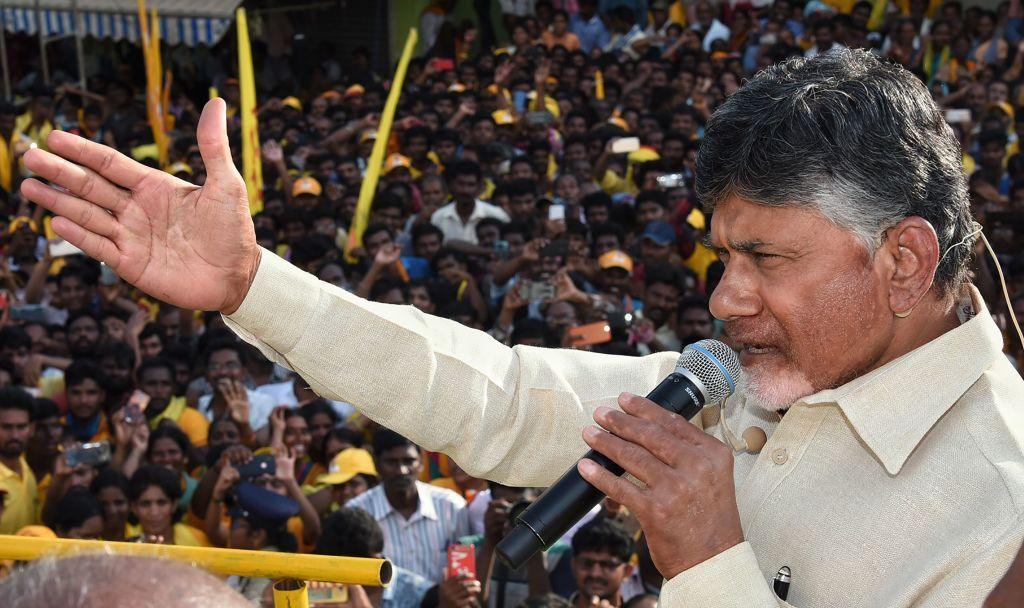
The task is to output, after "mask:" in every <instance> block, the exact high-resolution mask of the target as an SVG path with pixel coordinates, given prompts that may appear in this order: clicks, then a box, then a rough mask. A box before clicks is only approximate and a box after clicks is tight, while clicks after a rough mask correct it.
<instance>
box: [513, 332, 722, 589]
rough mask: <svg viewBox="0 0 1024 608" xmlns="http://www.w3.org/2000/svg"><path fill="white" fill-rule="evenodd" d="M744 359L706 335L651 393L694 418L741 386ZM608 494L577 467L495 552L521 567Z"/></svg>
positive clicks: (618, 470) (594, 456) (604, 460)
mask: <svg viewBox="0 0 1024 608" xmlns="http://www.w3.org/2000/svg"><path fill="white" fill-rule="evenodd" d="M739 373H740V363H739V359H738V358H737V357H736V353H735V352H733V350H732V349H731V348H729V347H728V346H726V345H725V344H723V343H721V342H719V341H717V340H701V341H700V342H697V343H695V344H691V345H689V346H687V347H686V348H684V349H683V352H682V354H681V355H680V356H679V361H678V362H677V363H676V369H675V371H674V372H672V373H671V374H669V376H668V377H667V378H665V379H664V380H663V381H662V382H661V384H659V385H658V386H657V387H656V388H655V389H654V390H653V391H651V392H650V393H649V394H648V395H647V398H648V399H650V400H651V401H653V402H654V403H657V404H658V405H660V406H661V407H663V408H665V409H666V410H668V411H670V412H675V413H677V414H679V415H680V416H682V417H684V418H686V419H687V420H689V419H690V418H693V417H694V416H696V415H697V413H698V412H700V410H701V409H702V408H703V407H704V406H705V405H711V404H715V403H721V402H722V401H724V400H725V398H726V397H728V396H729V395H731V394H732V392H733V391H734V390H735V389H736V379H737V378H739ZM584 458H589V459H590V460H593V461H594V462H596V463H598V464H599V465H601V466H603V467H604V468H606V469H608V470H609V471H611V472H612V473H614V474H615V475H622V473H623V472H624V471H623V470H622V467H620V466H619V465H617V464H615V463H614V462H612V460H611V459H610V458H608V457H607V456H605V455H604V454H601V453H599V452H596V451H594V450H590V451H589V452H587V453H586V455H585V456H584ZM603 499H604V494H603V493H601V491H600V490H598V489H597V488H595V487H594V486H592V485H590V482H588V481H587V480H585V479H583V476H582V475H580V472H579V469H578V468H577V467H575V466H574V467H573V468H571V469H569V470H568V471H566V472H565V474H564V475H562V477H561V478H560V479H559V480H558V481H556V482H555V483H554V484H552V485H551V487H549V488H548V489H547V490H546V491H545V492H544V493H543V494H541V495H540V497H539V498H538V499H537V500H536V501H535V502H534V503H533V504H532V505H531V506H530V508H528V509H526V510H525V511H523V513H522V514H521V515H520V516H519V517H518V518H517V519H516V527H515V528H513V529H512V531H511V532H509V533H508V536H506V537H505V538H503V539H502V540H501V542H499V543H498V546H497V547H496V548H495V552H496V553H497V555H498V558H499V559H500V560H501V561H502V562H504V563H505V565H507V566H508V567H509V568H511V569H513V570H518V569H519V568H520V567H522V565H523V564H525V563H526V561H527V560H529V559H530V558H531V557H533V556H534V555H535V554H536V553H537V552H538V551H541V550H544V549H547V548H549V547H550V546H551V545H552V544H554V543H555V541H557V540H558V539H559V538H561V537H562V535H564V534H565V533H566V532H567V531H568V530H569V528H571V527H572V526H573V524H575V523H576V522H578V521H579V520H580V519H582V518H583V516H584V515H586V514H587V513H588V512H590V510H591V509H593V508H594V505H596V504H597V503H599V502H601V500H603Z"/></svg>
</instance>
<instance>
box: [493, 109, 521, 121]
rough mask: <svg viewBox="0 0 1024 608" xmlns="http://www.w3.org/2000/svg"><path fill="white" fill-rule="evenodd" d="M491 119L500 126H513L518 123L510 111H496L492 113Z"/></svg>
mask: <svg viewBox="0 0 1024 608" xmlns="http://www.w3.org/2000/svg"><path fill="white" fill-rule="evenodd" d="M491 118H493V119H494V122H496V123H498V124H499V125H511V124H515V122H516V117H515V116H512V112H509V111H508V110H495V111H493V112H491Z"/></svg>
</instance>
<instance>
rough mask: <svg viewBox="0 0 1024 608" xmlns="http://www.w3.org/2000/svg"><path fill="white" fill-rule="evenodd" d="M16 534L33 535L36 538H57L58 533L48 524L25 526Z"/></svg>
mask: <svg viewBox="0 0 1024 608" xmlns="http://www.w3.org/2000/svg"><path fill="white" fill-rule="evenodd" d="M14 535H15V536H32V537H35V538H57V533H56V532H54V531H53V530H51V529H49V528H47V527H46V526H23V527H21V528H19V529H18V531H17V532H15V533H14Z"/></svg>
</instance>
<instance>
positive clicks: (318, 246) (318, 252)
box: [291, 233, 337, 267]
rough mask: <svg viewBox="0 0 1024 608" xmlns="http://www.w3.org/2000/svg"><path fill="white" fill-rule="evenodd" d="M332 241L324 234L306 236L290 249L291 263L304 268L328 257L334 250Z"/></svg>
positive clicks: (335, 247) (334, 246)
mask: <svg viewBox="0 0 1024 608" xmlns="http://www.w3.org/2000/svg"><path fill="white" fill-rule="evenodd" d="M336 249H337V246H336V245H335V244H334V239H332V238H331V237H329V236H327V235H326V234H319V233H318V234H307V235H306V237H305V238H303V239H302V240H301V241H299V242H297V243H294V244H293V245H292V248H291V253H292V256H291V261H292V263H294V264H295V265H296V266H301V267H305V266H306V265H307V264H311V263H313V262H315V261H317V260H322V259H324V258H325V257H327V256H329V255H330V253H331V251H332V250H336Z"/></svg>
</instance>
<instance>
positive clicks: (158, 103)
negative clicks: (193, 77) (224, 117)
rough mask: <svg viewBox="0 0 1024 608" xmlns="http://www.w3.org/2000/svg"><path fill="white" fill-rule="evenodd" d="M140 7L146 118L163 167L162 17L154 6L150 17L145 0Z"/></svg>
mask: <svg viewBox="0 0 1024 608" xmlns="http://www.w3.org/2000/svg"><path fill="white" fill-rule="evenodd" d="M138 10H139V34H140V36H141V41H140V42H141V46H142V58H143V61H144V63H145V67H146V118H147V119H148V121H149V127H150V129H151V130H152V131H153V142H154V143H155V144H156V149H157V156H158V160H159V162H160V166H161V167H164V166H166V165H167V145H168V141H167V128H166V122H165V118H164V114H165V113H166V112H167V107H166V106H165V99H166V98H165V92H164V90H163V88H164V87H163V84H164V80H163V68H162V67H161V61H160V21H159V20H158V19H157V14H156V9H155V8H154V9H152V10H151V11H150V15H149V17H148V18H147V16H146V2H145V0H138ZM167 93H169V91H168V92H167Z"/></svg>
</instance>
